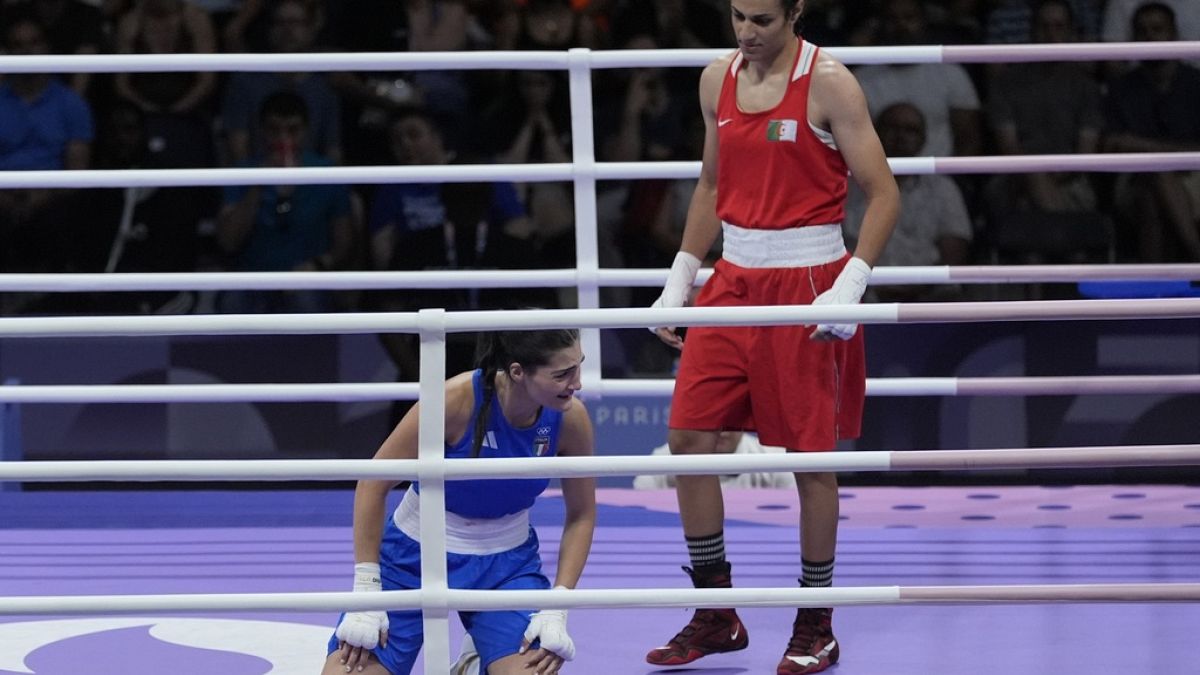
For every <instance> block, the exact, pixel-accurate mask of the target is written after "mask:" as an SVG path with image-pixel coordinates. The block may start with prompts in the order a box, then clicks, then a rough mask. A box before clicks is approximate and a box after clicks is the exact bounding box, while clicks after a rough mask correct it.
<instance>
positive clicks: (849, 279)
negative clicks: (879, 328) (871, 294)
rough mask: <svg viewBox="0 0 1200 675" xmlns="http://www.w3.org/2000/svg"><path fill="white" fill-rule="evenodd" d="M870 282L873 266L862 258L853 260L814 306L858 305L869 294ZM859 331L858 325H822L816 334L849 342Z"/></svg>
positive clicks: (814, 301)
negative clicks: (865, 294) (868, 284)
mask: <svg viewBox="0 0 1200 675" xmlns="http://www.w3.org/2000/svg"><path fill="white" fill-rule="evenodd" d="M870 280H871V266H870V265H868V264H867V263H865V262H863V260H862V258H851V259H850V260H849V261H847V262H846V267H844V268H843V269H842V273H841V274H839V275H838V278H837V279H835V280H834V282H833V286H832V287H831V288H830V289H829V290H827V291H825V292H824V293H822V294H820V295H818V296H817V297H816V299H814V300H813V303H812V304H813V305H857V304H858V303H859V301H861V300H862V296H863V293H866V292H867V282H868V281H870ZM857 330H858V324H856V323H822V324H818V325H817V330H816V333H817V334H818V335H819V334H828V335H833V336H834V337H837V338H840V339H842V340H849V339H850V338H852V337H854V333H855V332H856V331H857Z"/></svg>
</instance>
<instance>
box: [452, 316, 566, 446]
mask: <svg viewBox="0 0 1200 675" xmlns="http://www.w3.org/2000/svg"><path fill="white" fill-rule="evenodd" d="M578 341H579V331H578V330H575V329H574V328H561V329H557V330H526V331H517V330H512V331H493V332H490V333H481V334H480V336H479V341H478V342H477V343H476V346H475V367H476V368H478V369H479V370H481V371H483V372H482V375H481V377H482V378H483V405H481V406H480V407H479V414H478V415H477V416H476V417H475V430H474V434H473V437H472V439H471V456H472V457H478V456H479V451H480V449H481V448H482V447H483V437H484V434H485V433H486V431H487V421H488V417H490V415H491V409H492V399H494V398H495V394H496V374H497V373H500V372H505V373H507V372H508V367H509V366H510V365H512V364H514V363H519V364H521V367H522V368H525V369H527V370H532V369H535V368H537V367H539V366H544V365H546V364H547V363H549V362H550V355H551V354H553V353H554V352H557V351H559V350H562V349H566V348H568V347H570V346H571V345H573V344H575V343H576V342H578Z"/></svg>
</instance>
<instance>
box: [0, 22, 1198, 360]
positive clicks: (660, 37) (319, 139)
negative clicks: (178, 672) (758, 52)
mask: <svg viewBox="0 0 1200 675" xmlns="http://www.w3.org/2000/svg"><path fill="white" fill-rule="evenodd" d="M805 5H806V10H805V17H804V19H803V21H804V26H805V35H806V37H807V38H808V39H810V40H812V41H813V42H816V43H817V44H820V45H823V46H842V45H850V46H867V45H915V44H984V43H991V44H1009V43H1023V42H1040V43H1063V42H1073V41H1092V40H1110V41H1112V40H1115V41H1129V40H1139V41H1140V40H1196V39H1200V2H1196V0H1157V1H1155V2H1145V1H1143V0H861V1H860V2H842V1H839V0H808V1H807V2H806V3H805ZM728 12H729V9H728V2H727V0H654V1H653V2H649V1H646V0H240V1H239V0H7V1H4V0H0V28H2V30H0V41H2V42H0V44H2V47H3V50H4V52H5V53H7V54H96V53H139V54H180V53H213V52H228V53H237V52H268V53H296V52H313V53H318V52H327V51H338V52H355V51H379V52H403V51H449V50H525V49H537V50H561V49H566V48H570V47H589V48H594V49H621V48H639V49H654V48H732V47H733V45H734V39H733V36H732V33H731V29H730V26H729V19H728ZM856 74H857V76H858V78H859V80H860V82H861V83H862V86H863V89H864V91H865V93H866V95H867V99H868V103H869V106H870V110H871V113H872V115H873V116H875V118H876V121H877V124H878V126H879V129H880V135H881V138H882V139H883V141H884V143H885V144H886V145H887V150H888V152H889V155H890V156H894V157H896V156H924V155H934V156H951V155H981V154H983V155H987V154H1044V153H1056V154H1057V153H1089V152H1098V151H1111V152H1145V151H1172V150H1195V149H1197V147H1198V146H1200V116H1198V115H1197V114H1196V111H1197V110H1200V70H1198V69H1197V64H1196V63H1195V62H1190V61H1186V60H1164V61H1147V62H1142V63H1124V62H1113V63H1086V62H1085V63H1078V62H1071V63H1029V64H989V65H987V66H978V67H963V66H959V65H953V64H920V65H904V64H900V65H872V66H861V67H858V68H856ZM696 75H697V73H696V71H694V70H692V69H687V68H665V69H651V68H643V69H627V70H599V71H595V72H594V74H593V91H594V98H595V110H594V118H595V138H594V140H595V147H596V152H597V156H598V159H599V160H601V161H641V160H654V161H658V160H696V159H697V158H698V157H699V147H698V144H699V143H700V142H701V141H702V137H703V123H702V121H701V120H700V117H699V109H698V105H697V103H696V87H697V84H696ZM570 121H571V120H570V111H569V105H568V90H567V80H566V77H565V73H563V72H560V71H553V72H552V71H545V72H543V71H527V70H521V71H512V70H509V71H481V70H471V71H397V72H344V73H326V72H319V73H211V72H163V73H132V74H130V73H125V74H113V75H108V74H77V75H48V74H7V75H4V76H3V78H2V80H0V170H33V169H52V170H58V169H62V170H72V169H85V168H111V169H130V168H180V167H189V168H192V167H256V166H257V167H291V166H336V165H347V166H357V165H382V164H454V163H489V162H497V163H521V162H566V161H570V157H571V145H572V138H571V124H570ZM1197 176H1200V172H1170V173H1148V174H1136V175H1128V176H1112V175H1109V174H1099V173H1075V174H1070V173H1035V174H1010V175H1002V176H991V177H989V176H960V177H957V178H955V179H950V178H944V177H904V178H902V179H901V183H902V188H903V191H904V196H905V199H904V214H903V215H902V217H901V220H900V225H899V228H898V231H897V233H896V236H895V237H894V241H893V244H892V247H891V248H890V249H889V251H888V253H887V254H886V255H885V262H886V264H889V265H904V264H966V263H972V262H1087V261H1097V262H1110V261H1112V262H1115V261H1120V262H1196V261H1200V226H1198V224H1197V223H1198V221H1200V179H1198V178H1197ZM690 191H691V181H687V180H644V181H628V182H625V181H620V182H618V181H613V182H604V183H602V184H601V185H600V187H599V193H598V213H597V216H598V220H599V238H600V257H601V261H600V262H601V266H603V267H666V266H668V265H669V263H670V258H671V256H672V255H673V254H674V252H675V251H676V250H677V249H678V243H679V241H678V240H679V237H680V234H681V229H682V226H683V221H684V212H685V210H686V208H687V196H688V195H689V194H690ZM854 204H855V203H854V199H853V196H852V198H851V202H850V209H849V213H848V215H847V222H846V229H847V235H848V237H849V238H850V239H853V236H854V232H855V231H856V227H857V223H856V222H855V218H856V215H860V214H859V213H858V211H856V210H855V208H854ZM1056 223H1062V227H1063V228H1072V227H1073V228H1076V230H1066V229H1064V232H1065V234H1064V233H1060V235H1061V236H1059V237H1058V238H1057V241H1058V242H1059V245H1058V246H1057V247H1052V246H1045V245H1043V244H1044V242H1043V241H1042V240H1043V239H1045V238H1047V232H1048V231H1049V230H1053V229H1054V228H1055V227H1056V225H1055V224H1056ZM1084 228H1088V229H1087V231H1086V233H1085V232H1084ZM1077 234H1078V236H1079V237H1080V239H1079V242H1080V243H1079V245H1078V246H1075V245H1073V244H1072V242H1074V241H1075V239H1074V237H1076V236H1077ZM1093 235H1094V236H1096V237H1099V239H1100V242H1099V245H1093V243H1092V241H1091V239H1089V237H1092V236H1093ZM1064 237H1065V238H1066V241H1067V242H1068V243H1067V245H1066V246H1063V245H1062V244H1061V242H1062V240H1063V238H1064ZM1049 238H1050V239H1054V237H1049ZM1084 240H1087V242H1088V243H1087V244H1085V243H1084ZM574 243H575V242H574V208H573V194H572V189H571V186H570V185H569V184H565V183H563V184H559V183H529V184H512V183H495V184H468V185H456V184H427V185H419V184H418V185H348V186H288V185H277V186H251V187H231V188H225V189H220V188H212V189H209V188H162V189H155V188H128V189H123V190H122V189H114V190H86V191H84V190H38V189H26V190H2V191H0V247H2V248H0V272H49V273H71V272H134V271H139V272H140V271H152V272H153V271H193V270H359V269H380V270H415V269H461V268H493V269H495V268H500V269H505V268H510V269H511V268H515V269H521V268H559V267H571V266H573V264H574ZM715 255H716V252H715V251H714V256H715ZM960 290H961V289H943V290H942V291H940V292H933V291H931V289H919V288H903V289H892V290H891V291H887V292H884V293H885V295H887V299H892V300H906V299H929V298H931V297H933V298H937V297H957V295H958V293H959V291H960ZM653 293H657V290H654V291H653ZM653 293H652V292H651V291H650V290H648V289H647V290H645V291H643V290H641V289H605V291H604V295H603V302H604V303H605V304H606V305H609V306H644V305H648V304H649V303H650V301H651V300H653V297H650V296H652V295H653ZM647 294H650V295H647ZM118 295H119V296H120V297H119V298H118V297H113V296H97V297H90V296H89V297H81V296H71V297H69V298H65V297H63V296H39V295H36V294H34V295H29V294H25V295H22V294H8V295H6V296H4V297H3V299H2V304H0V312H2V313H5V314H15V313H33V312H39V313H45V312H65V311H83V312H88V313H92V312H108V311H112V312H135V313H137V312H180V311H231V312H232V311H236V312H243V311H337V310H345V309H411V308H415V307H419V306H430V305H437V306H447V307H451V308H466V307H482V308H487V307H495V306H499V305H500V304H506V305H511V304H513V303H514V302H515V301H517V300H519V301H521V302H522V303H525V304H536V305H539V306H570V305H572V304H573V303H574V299H573V298H572V297H571V296H570V294H569V293H568V292H564V291H554V290H546V291H538V290H536V289H534V290H529V291H521V292H520V293H513V292H506V293H500V294H497V293H487V292H473V293H459V292H436V293H434V294H426V295H422V294H421V293H418V292H405V293H362V294H348V293H338V294H321V293H277V294H247V293H241V294H238V293H227V294H222V295H220V296H217V297H209V298H207V299H205V298H203V297H200V296H194V295H191V294H184V295H178V296H177V295H174V294H170V293H148V294H138V295H124V294H118ZM517 296H520V297H517ZM625 346H626V347H628V353H627V359H626V362H627V363H628V364H629V367H630V368H632V369H633V370H641V371H643V372H648V371H654V370H660V369H662V368H663V367H664V364H663V362H662V361H661V358H660V357H661V354H656V353H654V351H653V350H654V347H647V346H646V345H645V344H643V343H641V342H639V343H638V344H627V345H625ZM412 347H413V346H412V345H411V344H408V343H406V342H404V341H403V340H402V339H396V340H392V341H390V342H389V343H388V348H389V352H390V353H392V355H393V357H394V358H395V359H396V361H397V363H398V364H400V365H401V366H402V368H401V369H402V370H404V369H407V368H410V367H412V364H413V361H412V358H413V351H412ZM644 350H649V352H648V353H647V352H645V351H644Z"/></svg>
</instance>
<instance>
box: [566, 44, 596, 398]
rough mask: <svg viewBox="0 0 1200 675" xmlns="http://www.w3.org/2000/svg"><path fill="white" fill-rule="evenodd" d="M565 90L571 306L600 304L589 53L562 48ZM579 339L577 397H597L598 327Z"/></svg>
mask: <svg viewBox="0 0 1200 675" xmlns="http://www.w3.org/2000/svg"><path fill="white" fill-rule="evenodd" d="M567 64H568V66H567V68H568V78H569V82H570V91H571V159H572V162H573V163H574V165H575V268H576V270H577V272H576V279H577V281H576V284H577V288H578V290H577V296H578V299H577V300H576V302H577V305H576V306H577V307H579V308H580V309H596V308H598V307H600V246H599V243H598V242H599V238H598V237H597V235H596V221H597V218H596V149H595V145H596V144H595V138H594V136H593V129H592V52H591V50H590V49H571V50H569V51H568V52H567ZM580 343H581V346H582V347H583V353H584V354H586V355H587V357H588V358H587V359H586V360H585V361H584V362H583V371H582V373H581V377H582V380H583V390H582V392H583V396H584V397H586V398H599V396H600V394H601V392H602V389H601V387H600V364H601V362H602V357H603V355H602V354H601V353H600V329H599V328H585V329H583V331H582V332H581V334H580Z"/></svg>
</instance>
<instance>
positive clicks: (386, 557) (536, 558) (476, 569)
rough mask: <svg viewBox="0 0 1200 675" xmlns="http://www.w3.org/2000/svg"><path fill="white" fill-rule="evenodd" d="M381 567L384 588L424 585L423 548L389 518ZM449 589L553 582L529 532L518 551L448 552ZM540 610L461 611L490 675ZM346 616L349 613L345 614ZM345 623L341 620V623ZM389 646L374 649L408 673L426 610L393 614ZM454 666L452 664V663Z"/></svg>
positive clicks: (398, 672)
mask: <svg viewBox="0 0 1200 675" xmlns="http://www.w3.org/2000/svg"><path fill="white" fill-rule="evenodd" d="M379 553H380V560H379V568H380V572H382V575H383V590H385V591H401V590H412V589H416V588H420V586H421V571H420V570H421V545H420V543H418V542H417V541H416V540H414V539H413V538H412V537H409V536H408V535H406V534H404V533H403V532H401V531H400V529H399V528H398V527H396V523H395V521H394V520H393V519H392V518H388V520H387V527H385V528H384V533H383V543H382V545H381V546H380V550H379ZM446 566H447V572H448V574H449V585H450V588H461V589H470V590H546V589H548V588H550V580H549V579H547V578H546V575H545V574H543V573H542V558H541V555H540V554H539V553H538V538H537V533H536V532H534V530H533V528H532V527H531V528H529V538H528V539H526V540H525V543H523V544H521V545H520V546H517V547H516V548H513V549H509V550H507V551H502V552H500V553H490V554H486V555H473V554H469V553H448V554H447V558H446ZM535 611H537V610H535V609H520V610H502V611H488V612H459V613H458V617H459V620H460V621H462V624H463V627H464V628H466V630H467V632H468V633H470V635H471V639H472V640H474V641H475V649H476V650H477V651H478V652H479V658H480V672H484V673H486V672H487V668H488V666H489V665H491V664H492V662H494V661H497V660H499V659H502V658H504V657H506V656H509V655H512V654H516V653H517V651H518V650H519V649H520V648H521V641H522V640H523V639H524V637H525V629H526V628H528V627H529V617H530V615H532V614H533V613H534V612H535ZM343 616H344V615H343ZM338 623H339V624H340V623H341V618H339V619H338ZM388 623H389V627H388V639H387V646H386V647H384V646H379V647H376V648H375V649H373V650H371V653H373V654H374V655H375V658H377V659H379V662H380V663H382V664H383V666H384V667H385V668H387V669H388V672H390V673H392V675H408V673H410V672H411V671H412V667H413V664H414V663H416V660H417V652H419V651H420V650H421V644H422V643H423V642H424V640H425V634H424V629H423V625H422V623H421V612H420V611H419V610H399V611H391V612H388ZM337 648H338V639H337V635H334V636H332V637H331V638H330V639H329V653H331V654H332V653H333V652H334V651H335V650H337ZM447 665H449V664H447Z"/></svg>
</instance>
